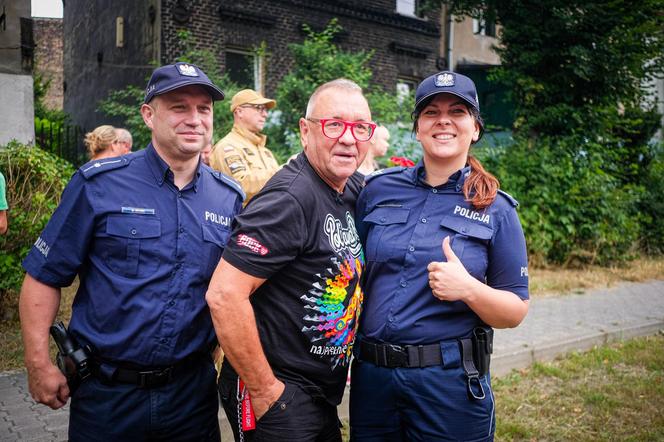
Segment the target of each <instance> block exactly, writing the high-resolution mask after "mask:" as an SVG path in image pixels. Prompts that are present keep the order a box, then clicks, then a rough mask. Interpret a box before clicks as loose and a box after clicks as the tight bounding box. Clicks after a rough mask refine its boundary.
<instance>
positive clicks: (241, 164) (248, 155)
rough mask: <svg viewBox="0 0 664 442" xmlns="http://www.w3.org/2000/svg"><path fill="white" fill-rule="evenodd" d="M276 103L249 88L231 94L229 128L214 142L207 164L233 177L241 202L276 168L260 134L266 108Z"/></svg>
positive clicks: (277, 167) (264, 181) (259, 186)
mask: <svg viewBox="0 0 664 442" xmlns="http://www.w3.org/2000/svg"><path fill="white" fill-rule="evenodd" d="M276 104H277V102H276V101H274V100H272V99H269V98H265V97H263V96H262V95H261V94H259V93H258V92H256V91H254V90H252V89H243V90H241V91H240V92H238V93H237V94H235V95H234V96H233V99H232V100H231V112H233V129H231V131H230V132H229V133H228V134H227V135H226V136H225V137H224V138H222V139H221V140H220V141H219V142H218V143H217V144H215V146H214V149H213V150H212V154H211V155H210V166H212V168H214V169H217V170H219V171H221V172H223V173H225V174H226V175H230V176H232V177H233V178H235V179H236V180H237V181H238V182H239V183H240V185H241V186H242V190H244V192H245V193H246V194H247V199H246V200H245V204H246V203H248V202H249V200H250V199H251V198H253V196H254V195H256V193H258V191H259V190H261V189H262V188H263V186H264V185H265V183H266V182H267V180H269V179H270V178H271V177H272V175H274V173H275V172H276V171H277V170H279V164H277V160H275V159H274V156H273V155H272V152H270V150H269V149H268V148H267V147H265V142H266V140H267V137H266V136H265V135H263V134H261V131H262V130H263V127H264V126H265V119H266V117H267V112H268V110H270V109H272V108H273V107H274V106H276Z"/></svg>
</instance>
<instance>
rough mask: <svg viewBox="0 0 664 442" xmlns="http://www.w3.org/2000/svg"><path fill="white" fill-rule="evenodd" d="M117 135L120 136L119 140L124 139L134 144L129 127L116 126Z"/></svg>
mask: <svg viewBox="0 0 664 442" xmlns="http://www.w3.org/2000/svg"><path fill="white" fill-rule="evenodd" d="M115 136H116V137H117V138H118V141H124V142H127V143H129V144H134V140H133V138H132V137H131V133H130V132H129V131H128V130H127V129H123V128H121V127H116V128H115Z"/></svg>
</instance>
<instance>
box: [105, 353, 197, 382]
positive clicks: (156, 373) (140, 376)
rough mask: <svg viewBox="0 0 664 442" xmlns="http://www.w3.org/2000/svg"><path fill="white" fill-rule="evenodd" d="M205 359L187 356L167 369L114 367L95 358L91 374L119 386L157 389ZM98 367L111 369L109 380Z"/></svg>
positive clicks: (112, 364) (195, 355) (194, 355)
mask: <svg viewBox="0 0 664 442" xmlns="http://www.w3.org/2000/svg"><path fill="white" fill-rule="evenodd" d="M204 357H206V356H205V355H204V354H203V353H195V354H192V355H190V356H187V357H186V358H184V359H183V360H181V361H179V362H177V363H175V364H173V365H170V366H168V367H155V368H152V367H141V368H127V367H123V366H118V365H115V364H114V363H113V362H106V361H103V360H99V359H97V358H95V363H94V364H93V373H94V374H95V375H96V376H97V377H99V378H101V379H102V380H106V381H110V382H116V383H120V384H132V385H137V386H139V387H140V388H158V387H163V386H164V385H167V384H168V383H170V382H171V381H172V380H173V379H175V378H176V377H177V376H178V375H180V374H181V373H183V372H186V371H189V370H192V369H193V368H194V367H196V366H197V365H196V362H197V361H200V360H202V359H203V358H204ZM100 365H106V366H110V367H112V368H113V370H112V373H113V374H112V375H111V377H110V379H108V376H106V375H103V374H102V371H106V370H101V369H100Z"/></svg>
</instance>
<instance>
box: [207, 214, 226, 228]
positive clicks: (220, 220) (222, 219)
mask: <svg viewBox="0 0 664 442" xmlns="http://www.w3.org/2000/svg"><path fill="white" fill-rule="evenodd" d="M205 221H212V222H213V223H215V224H219V225H220V226H226V227H228V226H230V225H231V218H230V217H229V216H224V215H221V214H219V213H214V212H208V211H207V210H206V211H205Z"/></svg>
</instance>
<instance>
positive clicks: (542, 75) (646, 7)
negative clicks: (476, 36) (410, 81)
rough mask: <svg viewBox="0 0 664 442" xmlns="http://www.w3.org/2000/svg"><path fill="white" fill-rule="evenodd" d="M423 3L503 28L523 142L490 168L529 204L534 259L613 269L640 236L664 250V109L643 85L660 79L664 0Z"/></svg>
mask: <svg viewBox="0 0 664 442" xmlns="http://www.w3.org/2000/svg"><path fill="white" fill-rule="evenodd" d="M425 2H426V4H427V6H428V7H432V6H435V7H438V6H440V4H441V3H442V4H445V5H446V6H448V13H451V14H454V15H456V16H463V15H466V16H472V17H478V16H484V17H495V19H496V20H497V22H498V23H499V24H501V25H502V30H501V32H500V34H499V41H500V45H499V47H498V48H496V50H497V52H498V54H499V55H500V58H501V66H500V67H498V68H497V69H495V70H494V73H493V74H492V78H493V79H494V80H497V81H499V82H500V83H502V84H503V85H504V86H505V87H506V88H507V89H508V90H509V91H510V93H511V96H512V100H513V102H514V103H515V105H516V109H515V114H516V121H515V124H514V128H513V129H514V135H515V137H514V142H513V143H512V144H511V145H508V146H505V147H504V148H503V149H499V150H496V151H495V152H493V153H494V154H495V156H493V157H491V158H487V164H488V166H489V167H490V169H491V170H493V171H495V173H496V174H497V175H498V177H499V178H500V179H501V183H502V185H503V186H504V187H505V188H506V190H508V191H509V192H511V193H513V194H514V195H515V196H516V197H517V199H520V200H521V203H522V208H521V219H522V222H523V224H524V230H525V232H526V235H527V239H528V244H529V247H530V249H529V253H530V255H531V257H535V259H536V261H537V260H539V262H540V263H541V264H546V263H547V262H558V263H571V262H597V263H604V264H608V263H611V262H614V261H618V260H621V259H625V258H628V257H629V256H630V254H631V252H632V251H634V248H635V246H636V245H638V243H639V241H638V239H639V237H640V240H641V244H646V246H647V248H648V249H649V250H656V249H659V250H661V247H662V246H661V241H657V240H656V239H654V238H652V235H650V236H648V234H647V233H648V231H649V230H652V224H653V220H656V219H659V218H661V217H662V216H664V210H663V209H662V208H663V207H664V205H663V198H664V196H662V194H661V192H659V190H661V188H662V186H663V184H662V178H661V176H660V177H659V178H658V179H656V178H654V177H655V176H656V175H657V174H656V173H653V171H658V170H659V171H661V170H662V158H661V154H660V155H659V156H657V149H658V148H657V146H656V145H655V144H653V143H650V142H649V140H650V139H651V138H652V135H653V134H654V133H655V131H656V130H657V128H658V127H659V126H660V118H661V116H660V115H659V114H658V113H657V112H656V109H655V105H656V103H655V100H653V99H652V97H650V96H649V95H648V92H647V88H645V87H644V86H645V85H646V84H648V83H649V82H652V80H653V79H655V78H658V77H662V76H663V75H664V14H663V8H662V6H663V4H662V1H661V0H643V1H641V0H638V1H637V0H626V1H617V0H609V1H599V0H456V1H454V0H442V1H441V0H425ZM657 192H659V193H657ZM648 223H650V224H648ZM660 230H661V229H660ZM660 230H656V231H657V232H659V231H660Z"/></svg>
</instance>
